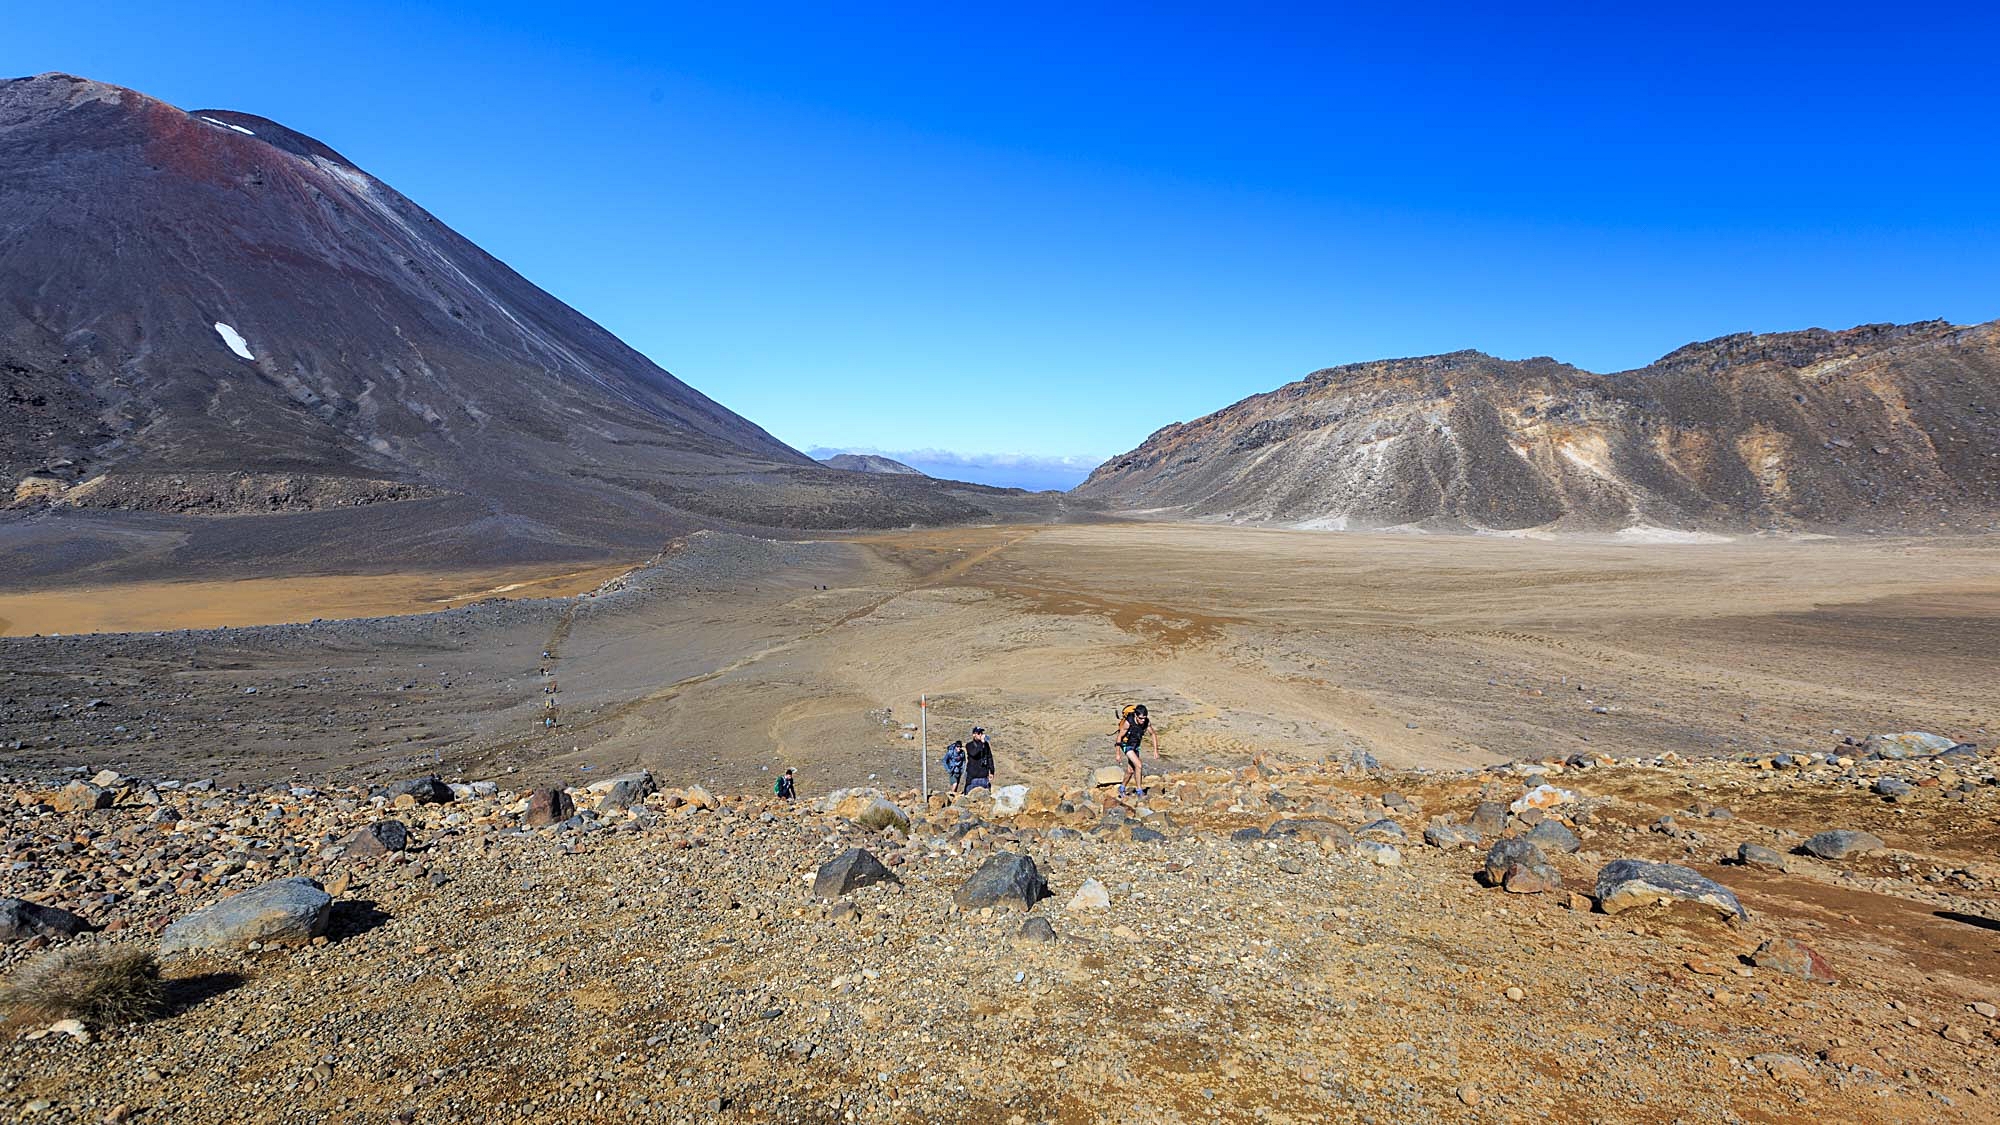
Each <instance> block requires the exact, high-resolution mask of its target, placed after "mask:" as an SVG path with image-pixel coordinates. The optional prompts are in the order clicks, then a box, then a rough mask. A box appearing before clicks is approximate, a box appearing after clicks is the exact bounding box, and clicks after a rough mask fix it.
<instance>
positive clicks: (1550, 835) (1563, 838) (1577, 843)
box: [1522, 820, 1583, 855]
mask: <svg viewBox="0 0 2000 1125" xmlns="http://www.w3.org/2000/svg"><path fill="white" fill-rule="evenodd" d="M1522 838H1523V839H1525V840H1528V841H1529V842H1531V843H1533V844H1535V845H1536V846H1537V847H1540V848H1542V849H1544V850H1546V851H1552V852H1562V853H1563V854H1565V855H1574V854H1576V853H1577V852H1580V851H1582V850H1583V841H1582V840H1580V839H1578V838H1577V835H1576V833H1574V832H1571V831H1570V830H1569V826H1568V825H1566V824H1564V823H1563V822H1562V821H1560V820H1544V821H1542V822H1541V823H1540V824H1537V825H1535V826H1534V827H1533V828H1531V829H1529V830H1528V834H1527V835H1526V836H1524V837H1522Z"/></svg>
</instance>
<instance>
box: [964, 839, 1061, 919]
mask: <svg viewBox="0 0 2000 1125" xmlns="http://www.w3.org/2000/svg"><path fill="white" fill-rule="evenodd" d="M1049 895H1050V891H1049V885H1048V883H1046V882H1045V881H1043V879H1042V873H1041V872H1040V871H1038V870H1036V868H1035V861H1034V860H1032V859H1029V858H1028V857H1027V856H1024V855H1020V854H1018V853H1016V852H995V853H994V854H993V855H992V856H990V857H988V858H987V860H986V862H985V863H983V864H981V865H980V867H979V870H977V871H975V872H973V873H972V877H971V878H969V879H967V880H966V881H965V883H964V885H962V886H960V887H959V888H958V890H957V891H956V892H955V893H954V894H953V895H952V901H954V902H956V903H958V905H959V906H960V907H962V908H965V909H968V910H979V909H982V908H985V907H989V906H998V905H1001V904H1003V903H1004V904H1007V905H1011V906H1014V907H1017V908H1019V909H1021V910H1027V909H1029V908H1030V907H1032V906H1034V905H1035V904H1036V903H1038V902H1040V901H1042V900H1043V899H1045V898H1048V897H1049Z"/></svg>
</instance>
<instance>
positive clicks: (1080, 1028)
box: [0, 738, 2000, 1123]
mask: <svg viewBox="0 0 2000 1125" xmlns="http://www.w3.org/2000/svg"><path fill="white" fill-rule="evenodd" d="M1995 769H1996V763H1995V759H1994V758H1993V757H1992V756H1991V755H1990V754H1988V755H1982V754H1981V753H1980V752H1979V751H1977V750H1976V749H1974V748H1972V747H1969V746H1964V745H1960V744H1954V743H1953V742H1951V741H1950V740H1944V739H1937V740H1931V741H1928V742H1927V741H1924V740H1922V739H1916V738H1903V739H1901V740H1900V741H1899V740H1895V739H1888V740H1884V739H1875V740H1870V741H1869V742H1868V743H1867V744H1866V745H1861V746H1843V747H1839V748H1836V749H1834V750H1832V751H1831V752H1829V753H1826V754H1817V755H1810V756H1798V757H1780V758H1776V759H1773V758H1764V759H1753V760H1741V761H1720V762H1706V763H1684V762H1678V761H1674V760H1671V759H1652V760H1648V761H1643V762H1641V761H1629V760H1628V761H1612V760H1610V759H1608V758H1606V759H1582V758H1577V759H1572V760H1571V761H1569V762H1568V763H1562V764H1558V763H1542V764H1516V765H1511V766H1507V767H1503V768H1500V769H1494V770H1488V771H1483V772H1459V773H1398V774H1390V773H1384V772H1382V771H1378V770H1372V769H1353V768H1351V767H1349V768H1342V767H1337V766H1329V765H1326V764H1323V763H1322V764H1297V765H1279V764H1275V763H1259V764H1256V765H1251V766H1248V767H1245V768H1242V769H1240V770H1236V771H1234V772H1228V771H1221V770H1214V771H1206V772H1198V773H1175V774H1168V775H1166V776H1164V777H1160V778H1155V779H1152V780H1151V784H1150V786H1149V791H1148V793H1147V794H1146V795H1145V796H1141V797H1129V798H1125V799H1123V800H1121V799H1120V798H1118V797H1117V796H1116V793H1117V790H1116V788H1115V786H1102V787H1100V786H1098V785H1095V784H1091V785H1085V786H1082V787H1079V788H1076V789H1071V790H1068V791H1064V792H1058V791H1055V790H1052V789H1046V788H1035V789H1024V788H1019V787H1015V788H1009V789H1003V790H1002V791H1001V792H1000V794H999V795H998V796H997V798H987V797H984V796H982V797H976V798H961V799H959V800H958V801H956V802H950V801H947V800H945V799H943V798H938V797H934V798H932V799H931V800H930V801H929V802H927V803H926V802H923V801H921V800H920V799H919V798H918V795H916V794H914V793H904V794H900V795H894V794H880V793H875V792H873V791H866V790H850V791H844V792H841V793H836V794H832V795H829V796H827V797H825V798H822V799H820V800H818V801H810V802H801V803H799V804H797V805H793V804H789V803H785V802H780V801H778V800H777V799H776V798H773V797H770V796H767V795H752V796H726V797H717V796H716V795H714V794H712V793H710V792H709V791H707V790H706V789H703V788H701V787H698V786H696V787H689V788H684V789H658V788H656V786H655V784H654V781H653V779H652V778H651V777H650V776H647V775H643V774H636V775H626V776H623V777H619V778H613V779H609V780H606V781H601V782H597V783H596V784H594V785H590V786H586V787H583V788H578V789H542V790H529V791H514V790H512V789H510V788H509V787H506V786H504V785H499V784H495V783H492V782H479V783H473V784H445V783H443V782H440V781H437V780H435V779H416V780H413V781H409V782H405V783H402V784H399V785H397V786H392V787H390V788H388V789H386V790H382V791H378V792H374V793H369V792H365V791H359V790H333V789H310V788H303V787H299V788H292V787H278V788H272V789H265V790H256V791H252V790H229V789H220V788H216V787H214V786H212V785H207V784H204V783H194V784H175V783H167V782H161V783H143V782H137V781H133V780H131V779H127V778H122V777H118V776H115V775H112V774H110V773H108V772H106V773H100V774H97V775H94V776H79V777H77V778H76V779H74V780H72V781H70V782H69V783H68V784H66V785H63V786H61V787H59V788H55V789H53V790H51V789H49V788H46V787H45V786H39V785H34V784H28V783H21V782H16V783H14V785H15V786H17V787H18V788H17V791H16V792H15V793H14V797H13V800H12V802H11V804H12V808H11V810H9V812H8V813H7V815H8V823H7V831H6V844H5V847H6V851H7V853H8V854H7V855H6V856H5V857H4V862H5V863H6V865H7V866H6V872H7V875H6V881H5V883H4V884H0V893H4V894H5V895H8V896H14V897H12V898H9V899H6V900H4V901H0V970H4V971H6V972H8V973H14V972H17V971H18V970H19V969H20V968H21V966H22V965H23V964H25V963H26V962H28V961H29V960H30V959H31V958H35V957H38V956H41V955H42V953H41V951H42V950H43V949H45V948H51V947H53V948H62V947H74V946H76V945H79V944H82V943H92V942H100V943H101V942H113V943H121V944H123V943H138V944H141V945H143V946H144V947H146V948H149V949H157V950H159V951H160V952H161V953H162V955H163V958H164V964H165V972H166V976H167V977H168V978H169V981H170V986H169V1008H168V1011H167V1013H166V1014H165V1015H163V1016H161V1017H160V1018H158V1019H155V1020H152V1021H150V1022H146V1023H142V1024H138V1025H135V1026H129V1027H92V1026H88V1025H87V1024H81V1023H63V1022H52V1021H50V1020H48V1019H45V1018H36V1019H29V1018H26V1017H25V1016H24V1015H23V1014H21V1013H18V1012H17V1013H15V1014H14V1016H13V1017H12V1018H11V1021H10V1022H9V1023H8V1024H7V1025H6V1027H5V1039H4V1045H0V1112H4V1113H8V1114H13V1115H18V1116H20V1117H22V1118H25V1119H30V1120H37V1121H52V1122H54V1121H70V1122H100V1121H111V1122H118V1121H160V1122H169V1121H170V1122H203V1121H272V1122H278V1121H335V1122H363V1121H403V1122H418V1121H481V1122H485V1121H516V1120H520V1121H527V1120H534V1121H547V1120H573V1119H588V1120H637V1119H643V1120H653V1119H657V1120H671V1121H693V1120H702V1121H706V1120H743V1121H980V1122H984V1121H1007V1122H1013V1123H1026V1122H1030V1121H1063V1122H1082V1121H1097V1120H1119V1121H1194V1120H1230V1121H1239V1120H1240V1121H1251V1120H1256V1121H1265V1122H1288V1121H1291V1122H1305V1121H1317V1120H1329V1119H1330V1120H1355V1121H1375V1122H1400V1121H1424V1120H1442V1121H1509V1120H1512V1121H1532V1120H1540V1119H1552V1120H1557V1121H1594V1120H1596V1121H1670V1120H1680V1121H1778V1120H1797V1119H1803V1118H1808V1117H1817V1118H1819V1119H1821V1120H1827V1121H1835V1120H1838V1121H1915V1120H1927V1121H1961V1120H1963V1121H1977V1120H1994V1119H1995V1117H1996V1110H1995V1108H1994V1103H1993V1100H1992V1098H1993V1087H1994V1084H1995V1082H1996V1076H2000V1022H1996V1020H1995V1016H1996V1009H1995V1007H1994V1005H1995V1004H1996V1003H2000V973H1996V971H1995V966H1996V963H2000V962H1996V954H2000V922H1996V921H1995V919H1996V918H2000V863H1996V857H1995V846H1996V840H1995V835H1994V831H1993V825H1994V823H1995V812H1996V809H2000V779H1996V772H1995ZM1099 780H1103V779H1102V778H1093V779H1092V781H1093V782H1095V781H1099Z"/></svg>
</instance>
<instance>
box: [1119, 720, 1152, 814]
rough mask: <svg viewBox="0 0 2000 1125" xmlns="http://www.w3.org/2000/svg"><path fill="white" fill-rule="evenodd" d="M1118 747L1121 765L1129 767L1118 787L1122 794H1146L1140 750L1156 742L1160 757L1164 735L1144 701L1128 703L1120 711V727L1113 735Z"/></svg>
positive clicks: (1125, 767)
mask: <svg viewBox="0 0 2000 1125" xmlns="http://www.w3.org/2000/svg"><path fill="white" fill-rule="evenodd" d="M1113 738H1114V739H1115V740H1116V741H1115V745H1116V746H1117V748H1118V764H1119V765H1120V766H1122V767H1124V769H1125V780H1124V781H1123V782H1121V783H1120V784H1119V786H1118V795H1119V796H1120V797H1123V796H1126V795H1127V794H1128V793H1136V794H1138V795H1139V796H1141V797H1143V796H1145V795H1146V791H1145V790H1144V789H1142V788H1140V787H1139V783H1140V782H1141V781H1142V780H1144V779H1145V776H1146V771H1145V770H1144V769H1143V768H1142V767H1141V766H1140V764H1139V749H1140V747H1141V746H1142V745H1144V744H1145V743H1146V742H1147V741H1149V740H1150V741H1151V742H1152V744H1153V760H1154V761H1156V762H1157V761H1159V760H1160V736H1159V734H1158V733H1156V732H1155V731H1154V730H1153V719H1152V716H1150V715H1148V714H1146V705H1145V704H1143V703H1127V704H1126V705H1125V707H1124V709H1123V710H1121V711H1119V712H1118V730H1117V732H1116V733H1115V734H1114V735H1113Z"/></svg>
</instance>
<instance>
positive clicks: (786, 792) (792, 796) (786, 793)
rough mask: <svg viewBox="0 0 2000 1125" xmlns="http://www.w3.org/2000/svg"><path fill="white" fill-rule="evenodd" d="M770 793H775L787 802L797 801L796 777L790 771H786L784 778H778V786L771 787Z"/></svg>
mask: <svg viewBox="0 0 2000 1125" xmlns="http://www.w3.org/2000/svg"><path fill="white" fill-rule="evenodd" d="M771 792H773V793H776V794H777V795H778V796H780V797H783V798H784V799H785V800H787V801H796V800H798V799H799V782H798V778H797V777H796V775H794V774H793V773H792V771H791V770H789V769H788V770H786V771H785V773H784V776H782V777H780V778H778V784H776V785H774V786H772V787H771Z"/></svg>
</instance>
